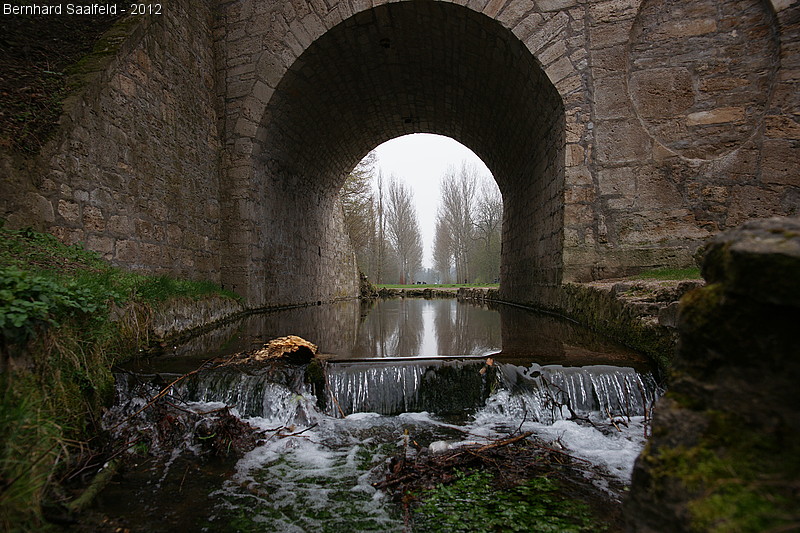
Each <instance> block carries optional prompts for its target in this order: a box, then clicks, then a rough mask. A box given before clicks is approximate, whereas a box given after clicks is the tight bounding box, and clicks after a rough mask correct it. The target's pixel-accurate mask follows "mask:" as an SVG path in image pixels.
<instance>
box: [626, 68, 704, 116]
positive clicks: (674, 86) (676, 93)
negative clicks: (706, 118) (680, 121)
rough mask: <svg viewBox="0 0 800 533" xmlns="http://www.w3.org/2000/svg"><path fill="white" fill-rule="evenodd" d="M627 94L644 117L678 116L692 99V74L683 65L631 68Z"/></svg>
mask: <svg viewBox="0 0 800 533" xmlns="http://www.w3.org/2000/svg"><path fill="white" fill-rule="evenodd" d="M630 94H631V98H632V99H633V102H634V104H635V105H636V110H637V111H638V112H639V114H640V115H641V116H642V117H645V118H663V117H675V116H679V115H682V114H685V113H686V112H687V111H688V110H689V109H691V108H692V106H693V105H694V103H695V96H694V88H693V81H692V75H691V73H690V72H689V70H688V69H686V68H684V67H679V68H657V69H651V70H642V71H638V72H634V73H633V74H631V79H630Z"/></svg>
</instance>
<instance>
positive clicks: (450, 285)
mask: <svg viewBox="0 0 800 533" xmlns="http://www.w3.org/2000/svg"><path fill="white" fill-rule="evenodd" d="M499 286H500V284H499V283H408V284H405V285H403V284H399V283H395V284H391V283H381V284H380V285H376V287H377V288H378V289H457V288H460V287H472V288H475V287H481V288H485V287H489V288H493V289H496V288H497V287H499Z"/></svg>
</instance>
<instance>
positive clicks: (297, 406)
mask: <svg viewBox="0 0 800 533" xmlns="http://www.w3.org/2000/svg"><path fill="white" fill-rule="evenodd" d="M325 374H326V376H325V379H326V386H325V390H324V392H323V391H319V392H318V394H324V395H325V397H324V398H315V397H314V395H313V394H312V392H311V388H310V387H309V386H308V385H307V384H306V383H305V369H304V367H297V366H292V365H286V366H271V365H269V366H264V367H260V368H258V367H249V366H244V367H243V366H232V367H224V368H218V369H210V370H206V371H202V372H200V373H198V374H195V375H193V376H190V377H188V378H186V379H185V380H181V381H180V382H179V383H177V384H176V385H174V386H173V387H172V390H171V391H170V395H171V396H173V397H175V398H178V399H180V400H183V401H186V402H219V403H222V404H225V405H227V406H230V407H233V408H235V409H236V410H237V411H238V413H239V415H240V416H243V417H261V418H265V419H269V420H275V421H279V422H281V423H286V422H290V423H297V424H302V423H311V422H313V421H314V420H316V419H317V417H318V416H319V415H320V412H319V407H318V406H322V405H324V406H325V409H324V411H325V414H327V415H329V416H334V417H341V416H346V415H350V414H352V413H358V412H371V413H378V414H381V415H397V414H400V413H405V412H422V411H427V412H429V413H432V414H436V415H459V414H460V415H464V414H469V413H470V412H475V411H476V410H478V409H481V408H483V407H484V406H486V405H487V400H489V399H490V398H492V400H493V401H491V402H489V404H490V405H489V407H490V408H491V409H494V410H499V411H500V413H499V414H502V415H506V416H519V417H526V418H527V419H528V420H532V421H537V422H541V423H545V424H550V423H553V422H554V421H556V420H560V419H566V418H570V417H575V416H580V417H585V416H587V415H588V414H591V413H597V414H599V415H600V416H602V417H607V416H608V415H611V416H628V417H631V416H641V415H644V414H645V411H646V410H647V409H649V408H650V407H652V404H653V403H654V401H655V399H656V398H657V397H658V395H659V394H660V390H659V387H658V385H657V384H656V381H655V379H654V378H653V376H652V375H651V374H649V373H639V372H637V371H636V370H634V369H632V368H626V367H614V366H604V365H596V366H586V367H563V366H557V365H548V366H541V365H538V364H533V365H531V366H528V367H522V366H516V365H513V364H504V363H495V364H494V365H493V366H485V362H484V360H482V359H481V360H479V361H474V360H424V361H413V362H406V361H403V362H396V361H395V362H391V363H382V362H381V361H380V360H376V361H373V362H369V363H365V362H354V363H346V362H337V363H335V364H329V365H327V367H326V370H325ZM178 377H179V376H178V375H171V374H157V375H151V376H138V377H137V376H133V375H127V374H122V375H119V376H118V378H117V384H118V385H117V386H118V393H119V394H120V397H127V398H132V397H136V396H138V397H139V398H140V399H141V398H147V397H148V396H153V395H154V394H156V393H157V392H158V391H159V390H160V389H161V388H162V387H164V386H166V384H169V383H170V382H172V381H173V380H175V379H176V378H178ZM143 382H144V383H146V384H147V387H146V389H145V390H141V389H140V390H134V389H135V387H137V386H138V387H141V386H142V385H143ZM500 392H502V393H504V395H503V397H502V400H501V399H499V398H498V397H497V393H500ZM493 394H494V395H493ZM140 401H142V400H140Z"/></svg>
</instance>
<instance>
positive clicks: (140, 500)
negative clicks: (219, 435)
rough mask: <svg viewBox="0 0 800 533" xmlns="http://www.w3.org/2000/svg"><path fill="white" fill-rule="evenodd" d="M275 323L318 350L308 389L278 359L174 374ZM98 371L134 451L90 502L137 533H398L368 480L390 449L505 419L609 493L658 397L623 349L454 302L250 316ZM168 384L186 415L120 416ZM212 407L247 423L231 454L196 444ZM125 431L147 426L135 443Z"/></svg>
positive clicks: (536, 319) (453, 436) (496, 435)
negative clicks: (319, 378) (318, 378)
mask: <svg viewBox="0 0 800 533" xmlns="http://www.w3.org/2000/svg"><path fill="white" fill-rule="evenodd" d="M289 334H293V335H299V336H301V337H303V338H305V339H307V340H310V341H311V342H313V343H315V344H317V345H318V346H319V350H320V353H323V354H325V358H326V360H327V362H326V364H325V365H324V387H322V386H319V387H314V386H312V385H310V384H309V383H307V381H308V380H307V379H306V376H305V373H306V369H305V368H304V367H303V366H292V365H284V366H281V367H279V368H276V367H274V366H272V365H262V366H258V365H248V366H245V367H239V366H236V365H229V366H221V367H217V368H213V367H212V366H211V365H208V364H206V367H204V370H202V371H199V372H196V373H194V374H193V375H191V376H189V377H187V378H185V379H180V378H181V376H183V375H184V374H186V373H188V372H193V371H195V370H197V369H198V368H201V366H202V365H203V363H204V362H206V361H208V360H209V359H210V358H224V357H226V356H227V355H229V354H232V353H236V352H239V351H245V350H251V349H255V348H258V347H260V346H261V345H263V343H264V342H266V341H268V340H270V339H272V338H275V337H279V336H285V335H289ZM218 360H219V359H218ZM115 376H116V379H117V402H116V404H115V406H114V407H113V408H112V409H111V410H110V411H109V413H108V414H107V415H106V418H105V424H106V427H107V428H108V429H109V430H110V431H111V433H118V434H119V433H120V432H121V431H122V430H123V429H124V430H125V431H127V433H126V434H125V436H122V435H121V434H119V435H118V437H120V438H126V439H129V440H130V441H131V442H132V444H131V445H130V450H129V452H127V453H133V452H134V451H135V452H137V454H136V455H135V457H136V458H137V459H136V462H135V463H132V464H131V465H130V466H128V467H127V468H126V469H125V470H124V472H123V473H122V474H120V475H118V476H117V479H116V480H115V482H114V483H112V485H111V486H110V487H109V488H107V489H106V490H105V491H103V492H102V494H101V495H100V497H99V498H98V500H97V502H96V504H95V507H94V511H95V512H97V513H100V514H102V515H103V516H105V517H108V520H110V521H111V523H113V524H119V525H121V526H124V528H127V529H129V530H131V531H149V532H150V531H179V530H182V531H286V532H304V531H315V532H316V531H349V532H361V531H407V530H408V529H407V525H406V524H405V523H404V516H403V511H402V508H401V506H400V505H398V504H397V503H395V502H393V501H391V499H390V498H388V497H387V495H386V494H385V493H384V492H382V491H380V490H377V489H376V488H374V486H373V483H375V482H377V481H379V480H381V479H382V478H383V476H384V475H385V472H386V464H387V461H388V460H389V459H390V458H391V457H393V456H396V455H397V454H399V453H405V454H406V455H408V454H409V453H412V454H414V453H435V452H436V451H440V450H446V449H455V448H458V447H459V446H463V445H467V444H473V443H481V444H485V443H488V442H493V441H495V440H497V439H502V438H504V437H505V436H508V435H510V434H512V433H515V432H516V433H519V432H523V431H530V432H533V435H534V436H535V437H536V438H538V439H540V440H541V441H542V442H545V443H548V445H549V446H553V447H557V448H558V449H563V450H564V452H565V453H568V454H570V455H572V456H574V457H576V458H578V459H580V460H585V461H586V462H588V463H591V465H592V467H591V468H590V469H587V472H586V477H587V479H589V480H590V481H591V482H592V483H593V484H595V485H596V486H597V487H599V489H600V490H602V491H605V492H607V493H608V495H609V497H610V498H619V497H620V493H621V491H623V490H624V489H625V486H626V485H627V484H628V482H629V479H630V475H631V470H632V467H633V462H634V460H635V458H636V456H637V455H638V453H639V452H640V451H641V449H642V447H643V446H644V443H645V440H646V439H645V435H646V432H647V427H646V426H647V420H646V418H647V415H648V413H649V410H650V409H651V407H652V405H653V403H654V402H655V400H656V399H657V397H658V396H659V395H660V394H661V392H662V391H661V389H660V387H659V385H658V382H657V379H656V378H655V377H654V374H653V372H652V369H651V367H650V365H649V364H648V362H647V360H646V359H645V358H643V357H642V356H641V355H640V354H637V353H636V352H633V351H631V350H629V349H626V348H624V347H622V346H619V345H616V344H614V343H611V342H609V341H607V340H604V339H603V338H601V337H600V336H598V335H596V334H594V333H592V332H590V331H588V330H586V329H583V328H580V327H578V326H576V325H575V324H573V323H571V322H568V321H564V320H561V319H558V318H554V317H551V316H545V315H541V314H536V313H533V312H530V311H528V310H525V309H521V308H516V307H511V306H496V307H495V306H493V307H491V308H489V307H486V306H480V305H475V304H469V303H463V302H458V301H456V300H455V299H433V300H423V299H391V300H380V301H377V302H371V303H361V302H358V301H348V302H338V303H334V304H328V305H320V306H313V307H306V308H296V309H289V310H283V311H276V312H270V313H263V314H258V315H252V316H250V317H247V318H245V319H243V320H242V321H239V322H236V323H231V324H227V325H226V326H224V327H222V328H219V329H217V330H214V331H212V332H209V333H207V334H205V335H203V336H201V337H198V338H195V339H193V340H192V341H191V342H189V343H187V344H185V345H181V346H168V347H165V353H164V354H163V355H160V356H157V357H150V358H142V359H139V360H136V361H134V362H132V363H130V364H128V365H126V366H125V367H124V368H121V369H120V370H119V372H118V373H116V374H115ZM176 380H178V381H177V382H176V383H175V384H174V385H173V386H172V387H170V388H169V391H168V392H169V401H170V402H171V405H176V406H177V407H179V408H180V410H181V411H183V412H190V413H200V414H193V415H192V416H191V417H190V418H189V419H188V420H189V422H187V421H180V420H174V418H175V417H172V418H169V417H166V418H165V415H163V414H161V415H159V414H158V413H154V412H153V411H155V409H145V410H144V411H143V412H142V413H141V414H138V415H137V416H134V417H131V415H132V414H134V413H136V412H137V411H139V410H141V409H142V408H143V407H145V406H147V404H148V400H149V399H150V398H152V397H153V396H155V395H156V394H158V392H159V391H160V390H163V389H164V387H165V385H167V384H170V383H173V382H175V381H176ZM220 412H225V413H231V414H232V415H234V416H235V417H237V418H238V419H241V420H243V421H245V422H247V423H248V424H250V425H251V426H252V427H253V428H256V429H257V430H259V431H260V433H259V438H258V441H257V442H254V446H251V447H250V448H252V449H250V450H249V451H247V453H245V454H244V455H243V456H241V455H236V454H230V453H217V454H216V455H214V456H209V454H208V453H203V452H204V448H203V446H204V440H205V439H210V438H211V437H212V436H214V435H205V434H204V433H203V427H202V425H203V424H204V423H205V422H204V420H205V419H206V418H207V417H211V416H214V415H213V414H212V413H220ZM205 413H208V414H205ZM170 416H171V415H170ZM165 419H166V422H165ZM165 424H167V425H169V424H172V425H173V426H174V427H163V426H164V425H165ZM181 424H182V425H181ZM215 431H218V430H215ZM131 435H147V436H148V438H149V440H148V441H147V442H149V444H148V446H149V449H146V448H144V445H143V444H142V443H143V442H144V439H143V440H142V441H141V442H139V441H137V439H136V438H134V439H132V440H131V438H130V436H131ZM155 435H161V437H159V438H160V439H161V440H159V439H156V438H155V437H154V436H155ZM409 442H412V443H413V444H414V447H413V448H409ZM216 451H219V450H216ZM223 451H224V450H223Z"/></svg>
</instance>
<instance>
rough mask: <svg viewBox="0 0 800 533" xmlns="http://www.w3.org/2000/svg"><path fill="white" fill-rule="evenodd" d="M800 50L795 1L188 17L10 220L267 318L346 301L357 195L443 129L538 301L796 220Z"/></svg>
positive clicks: (183, 11) (81, 128)
mask: <svg viewBox="0 0 800 533" xmlns="http://www.w3.org/2000/svg"><path fill="white" fill-rule="evenodd" d="M799 34H800V6H798V4H797V3H796V2H792V1H790V0H771V1H766V0H697V1H694V2H691V3H687V2H683V1H678V0H535V1H531V0H454V1H439V0H425V1H413V2H412V1H410V0H400V1H389V0H326V1H325V2H322V1H317V0H291V1H290V0H282V1H274V2H273V1H270V2H263V1H255V0H241V1H231V0H217V1H213V0H207V1H203V2H190V1H188V0H173V1H171V2H168V3H166V4H165V8H164V15H162V16H159V17H148V18H146V19H143V20H142V21H141V22H140V24H139V25H136V26H135V27H133V28H132V29H131V30H130V32H129V34H128V35H127V37H126V38H125V39H124V40H123V41H122V42H121V44H119V43H118V50H117V51H116V53H115V54H113V57H111V58H110V59H109V61H107V62H106V63H104V66H103V67H102V68H101V69H100V70H99V71H97V72H96V73H95V74H94V79H93V80H92V81H89V82H87V85H86V88H85V90H84V91H83V92H82V93H81V95H80V97H79V98H78V99H77V100H74V101H71V102H68V105H67V106H66V111H67V112H66V115H65V118H64V124H63V128H62V135H61V137H60V138H58V139H57V140H56V141H54V142H53V143H52V144H51V145H49V146H48V147H47V148H46V149H45V150H44V152H43V154H42V155H41V156H40V157H39V159H38V160H37V161H35V162H33V163H31V162H27V163H26V162H19V161H12V160H10V159H6V158H4V159H3V160H2V161H0V164H2V167H0V170H2V171H3V172H4V174H5V176H4V178H3V189H4V191H3V192H4V194H3V199H2V201H1V203H0V207H1V208H2V209H3V212H4V216H5V217H6V218H7V219H8V222H9V224H10V225H12V226H20V225H28V224H39V225H44V226H46V227H49V228H50V229H52V230H53V231H55V232H56V233H57V234H58V235H60V236H61V237H62V238H63V239H64V240H67V241H70V242H75V241H84V242H86V243H87V244H88V246H89V247H90V248H93V249H96V250H98V251H100V252H101V253H103V254H104V255H106V256H107V257H109V258H110V259H112V260H113V261H114V262H116V263H117V264H120V265H125V266H128V267H131V268H135V269H141V270H147V271H152V272H164V273H166V272H169V273H174V274H181V275H189V276H192V277H202V278H208V279H212V280H217V281H222V282H223V283H224V284H225V285H226V286H228V287H229V288H232V289H234V290H236V291H238V292H240V293H241V294H243V295H245V296H247V298H248V301H249V304H250V305H252V306H261V305H271V304H287V303H307V302H310V301H317V300H329V299H335V298H339V297H346V296H354V295H356V294H357V290H358V283H357V277H356V275H355V272H354V262H353V258H352V254H351V253H350V250H349V244H348V242H347V239H346V237H345V236H344V235H343V233H342V225H341V213H340V208H339V205H338V203H337V201H336V198H335V196H336V192H337V191H338V188H339V187H340V185H341V183H342V180H343V179H344V176H345V175H346V173H347V172H348V171H349V170H350V169H351V168H352V167H353V166H354V165H355V164H356V163H357V162H358V160H359V159H360V158H361V157H363V156H364V155H366V153H367V152H368V151H369V150H371V149H372V148H374V147H375V146H377V145H378V144H380V143H381V142H383V141H386V140H389V139H391V138H393V137H395V136H399V135H402V134H406V133H414V132H430V133H440V134H444V135H449V136H451V137H453V138H455V139H456V140H458V141H460V142H462V143H464V144H465V145H467V146H468V147H470V148H472V149H473V150H474V151H475V152H476V153H477V154H478V155H479V156H480V157H481V158H483V160H484V161H485V162H486V164H487V166H488V167H489V168H490V169H491V170H492V172H493V173H494V175H495V178H496V179H497V181H498V184H499V186H500V189H501V191H502V192H503V196H504V200H505V202H506V206H507V210H506V213H505V221H504V245H503V267H502V279H501V281H502V289H501V290H502V291H503V292H504V298H506V299H511V300H517V301H520V302H535V301H537V300H542V299H543V298H544V299H546V298H547V297H546V296H542V294H544V293H545V292H546V290H545V288H546V287H554V286H556V285H558V284H560V283H561V282H562V280H567V281H570V280H571V281H582V280H591V279H600V278H607V277H613V276H617V275H621V274H629V273H632V272H635V271H638V270H641V269H644V268H649V267H657V266H685V265H687V264H690V263H692V254H693V252H694V250H695V249H696V248H697V246H698V245H699V243H701V242H702V241H703V240H705V239H706V238H708V237H710V236H712V235H714V234H716V233H717V232H719V231H721V230H723V229H725V228H729V227H732V226H735V225H737V224H739V223H740V222H742V221H743V220H747V219H750V218H755V217H762V216H767V215H793V214H797V213H798V209H800V179H798V174H797V173H796V168H797V166H798V153H800V151H799V150H798V143H800V126H798V124H800V122H798V120H799V119H798V117H799V116H800V96H798V95H800V90H798V72H800V53H798V46H800V45H798V43H799V42H800V38H799V37H800V35H799ZM433 189H435V184H432V190H433ZM6 192H7V193H6Z"/></svg>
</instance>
